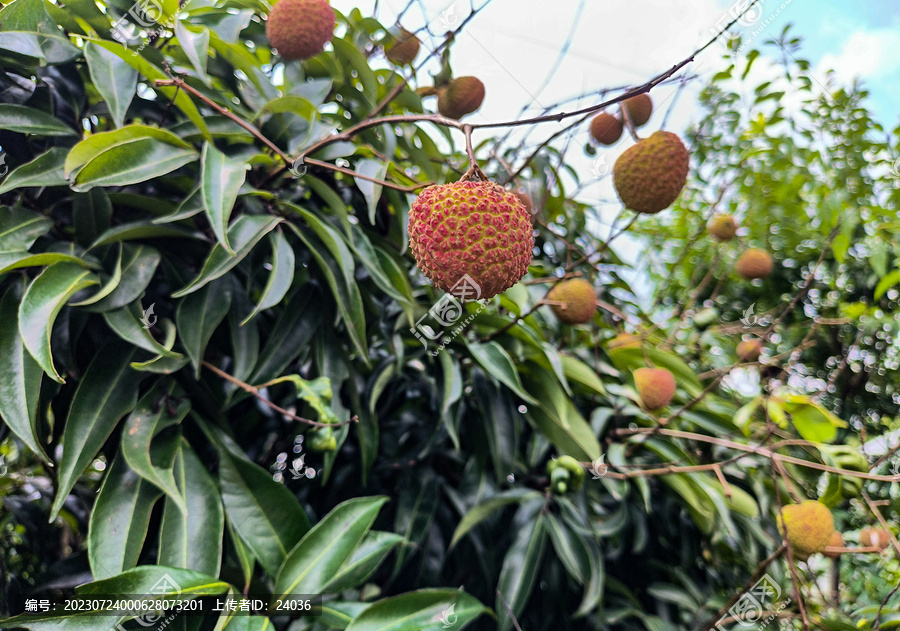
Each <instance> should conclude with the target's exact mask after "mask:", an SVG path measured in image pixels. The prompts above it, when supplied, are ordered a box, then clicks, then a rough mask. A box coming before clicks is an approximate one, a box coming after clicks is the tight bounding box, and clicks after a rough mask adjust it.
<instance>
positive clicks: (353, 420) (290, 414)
mask: <svg viewBox="0 0 900 631" xmlns="http://www.w3.org/2000/svg"><path fill="white" fill-rule="evenodd" d="M203 366H205V367H206V368H208V369H209V370H211V371H212V372H214V373H216V374H217V375H218V376H220V377H221V378H222V379H224V380H225V381H227V382H228V383H230V384H233V385H235V386H237V387H238V388H240V389H241V390H243V391H244V392H247V393H249V394H252V395H253V396H254V397H256V398H257V399H258V400H260V401H262V402H263V403H264V404H266V405H267V406H269V407H270V408H271V409H273V410H275V411H276V412H278V413H279V414H283V415H284V416H286V417H288V418H289V419H291V420H293V421H299V422H301V423H306V424H307V425H312V426H314V427H341V426H342V425H350V424H351V423H357V422H358V421H359V419H358V418H357V417H355V416H352V417H350V420H348V421H344V422H343V423H320V422H318V421H313V420H311V419H308V418H303V417H302V416H297V415H296V414H294V413H293V412H291V411H289V410H285V409H284V408H283V407H281V406H279V405H277V404H275V403H272V402H271V401H269V399H267V398H266V397H264V396H263V395H262V394H260V392H259V388H258V387H256V386H251V385H250V384H249V383H245V382H243V381H241V380H240V379H237V378H235V377H232V376H231V375H229V374H228V373H227V372H225V371H223V370H220V369H219V368H218V367H216V366H213V365H212V364H210V363H209V362H208V361H203Z"/></svg>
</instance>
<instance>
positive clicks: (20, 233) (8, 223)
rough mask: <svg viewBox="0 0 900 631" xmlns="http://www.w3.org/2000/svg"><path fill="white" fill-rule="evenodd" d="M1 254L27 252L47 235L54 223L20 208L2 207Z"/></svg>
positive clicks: (0, 211)
mask: <svg viewBox="0 0 900 631" xmlns="http://www.w3.org/2000/svg"><path fill="white" fill-rule="evenodd" d="M0 226H3V227H2V228H0V252H15V251H22V252H24V251H26V250H28V248H30V247H31V246H32V245H33V244H34V242H35V241H36V240H37V238H38V237H40V236H43V235H45V234H47V233H48V232H49V231H50V229H51V228H52V227H53V222H52V221H51V220H50V219H48V218H47V217H45V216H43V215H41V214H38V213H36V212H32V211H30V210H26V209H24V208H21V207H19V206H15V207H9V206H2V207H0Z"/></svg>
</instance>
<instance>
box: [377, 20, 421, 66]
mask: <svg viewBox="0 0 900 631" xmlns="http://www.w3.org/2000/svg"><path fill="white" fill-rule="evenodd" d="M420 46H421V42H419V38H418V37H416V36H415V35H413V34H412V33H410V32H409V31H407V30H406V29H403V30H401V31H400V33H399V34H398V35H397V37H396V41H395V42H394V43H393V44H392V45H391V47H390V48H388V49H387V50H385V51H384V56H385V57H387V58H388V61H390V62H391V63H394V64H397V65H398V66H405V65H407V64H411V63H412V62H414V61H415V60H416V57H417V56H418V54H419V47H420Z"/></svg>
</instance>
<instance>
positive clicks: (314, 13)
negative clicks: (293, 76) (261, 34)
mask: <svg viewBox="0 0 900 631" xmlns="http://www.w3.org/2000/svg"><path fill="white" fill-rule="evenodd" d="M334 26H335V19H334V9H332V8H331V5H329V4H328V1H327V0H279V1H278V2H276V3H275V6H274V7H272V11H271V12H270V13H269V19H268V21H267V22H266V35H267V36H268V38H269V43H270V44H271V45H272V46H273V47H274V48H275V49H276V50H277V51H278V54H279V55H281V57H282V59H285V60H286V61H296V60H298V59H309V58H310V57H314V56H315V55H318V54H319V53H321V52H322V51H323V50H324V49H325V44H326V43H328V42H329V41H331V37H332V35H334Z"/></svg>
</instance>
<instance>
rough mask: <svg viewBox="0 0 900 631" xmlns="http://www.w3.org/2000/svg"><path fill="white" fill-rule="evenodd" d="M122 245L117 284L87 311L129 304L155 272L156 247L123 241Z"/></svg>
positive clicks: (99, 310)
mask: <svg viewBox="0 0 900 631" xmlns="http://www.w3.org/2000/svg"><path fill="white" fill-rule="evenodd" d="M120 243H121V242H120ZM123 246H124V247H123V250H122V272H121V278H120V279H119V283H118V285H117V286H116V288H115V289H114V290H113V291H112V293H110V294H109V295H108V296H106V297H105V298H103V299H101V300H100V301H99V302H96V303H94V304H92V305H90V306H89V309H88V311H94V312H103V311H112V310H114V309H120V308H122V307H124V306H126V305H129V304H131V303H132V302H134V301H135V300H138V299H139V298H140V297H141V296H142V295H143V294H144V291H145V290H146V289H147V286H148V285H149V284H150V280H151V279H152V278H153V274H154V273H156V267H157V266H158V265H159V261H160V258H161V257H160V254H159V251H158V250H157V249H156V248H152V247H150V246H149V245H143V244H140V245H134V244H130V243H124V244H123Z"/></svg>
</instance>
